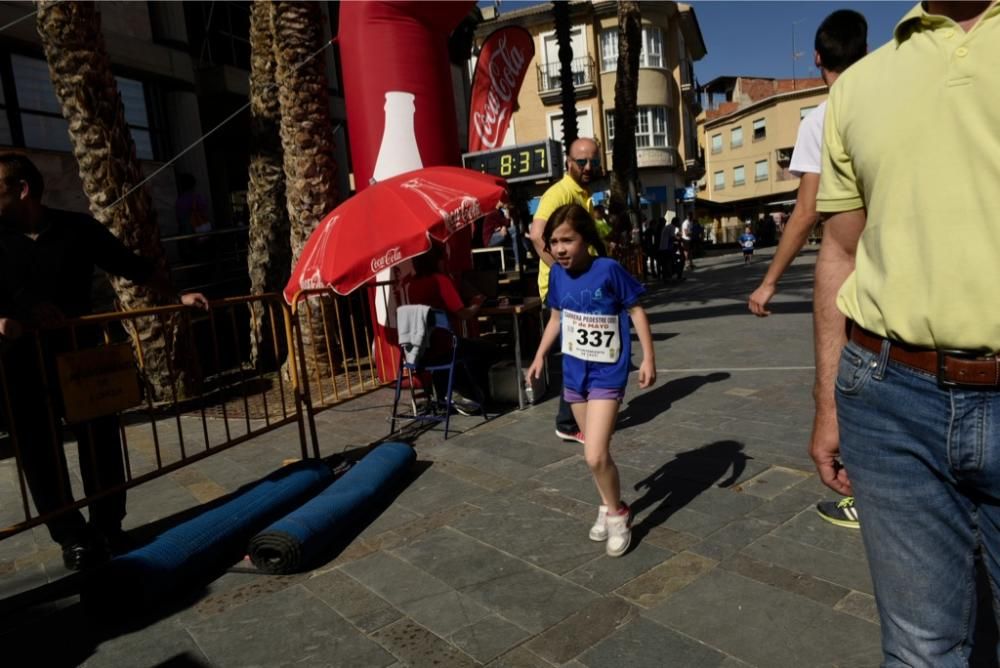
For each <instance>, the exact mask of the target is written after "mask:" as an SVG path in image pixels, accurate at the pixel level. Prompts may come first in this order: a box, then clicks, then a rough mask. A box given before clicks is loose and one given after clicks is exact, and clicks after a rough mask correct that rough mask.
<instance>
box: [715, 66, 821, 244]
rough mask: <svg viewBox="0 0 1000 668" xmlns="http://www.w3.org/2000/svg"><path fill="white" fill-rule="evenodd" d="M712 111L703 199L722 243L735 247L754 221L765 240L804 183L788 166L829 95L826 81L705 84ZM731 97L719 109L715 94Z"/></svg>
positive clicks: (719, 81) (738, 80)
mask: <svg viewBox="0 0 1000 668" xmlns="http://www.w3.org/2000/svg"><path fill="white" fill-rule="evenodd" d="M704 91H705V95H706V97H707V99H708V103H709V105H710V106H713V107H714V108H710V109H709V110H708V111H706V112H705V114H704V115H703V116H702V118H701V119H699V124H700V129H699V137H700V138H701V141H702V148H703V150H704V155H705V176H704V179H703V180H702V182H701V184H700V189H699V198H701V199H702V200H703V201H704V202H705V204H706V206H704V207H702V213H703V214H705V215H707V216H709V217H710V218H711V219H712V225H713V226H714V227H715V232H716V238H717V239H718V240H719V241H720V242H734V241H736V239H737V237H739V235H740V234H741V233H742V231H743V225H744V223H745V222H746V221H747V220H750V221H751V222H752V223H753V224H754V225H755V226H757V229H756V232H757V233H758V234H759V235H760V236H763V237H764V238H765V239H767V238H768V237H771V236H772V235H773V233H774V231H775V230H774V229H773V227H772V223H776V222H777V218H778V216H777V214H781V213H783V212H785V211H788V210H790V209H791V207H792V205H793V204H794V203H795V196H796V194H797V192H798V187H799V179H798V178H797V177H795V176H793V175H792V174H791V173H790V172H789V170H788V166H789V163H790V162H791V159H792V149H793V148H794V147H795V140H796V137H797V135H798V130H799V123H800V122H801V121H802V119H803V118H805V117H806V115H807V114H808V113H809V112H811V111H812V110H813V109H815V108H816V107H817V106H818V105H819V104H820V103H821V102H823V100H825V99H826V97H827V89H826V86H825V85H824V84H823V81H822V80H821V79H799V80H795V81H794V82H793V81H792V80H775V79H753V78H748V77H720V78H719V79H716V80H713V81H712V82H709V83H708V84H706V86H705V88H704ZM718 93H723V94H724V95H725V97H726V100H725V101H724V102H722V103H720V104H719V105H718V106H714V104H713V102H714V100H713V96H714V95H715V94H718Z"/></svg>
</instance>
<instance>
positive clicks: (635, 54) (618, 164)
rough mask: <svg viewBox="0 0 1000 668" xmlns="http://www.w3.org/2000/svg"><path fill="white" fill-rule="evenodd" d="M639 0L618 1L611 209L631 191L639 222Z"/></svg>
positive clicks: (622, 205)
mask: <svg viewBox="0 0 1000 668" xmlns="http://www.w3.org/2000/svg"><path fill="white" fill-rule="evenodd" d="M641 18H642V17H641V15H640V12H639V3H638V2H634V1H632V0H619V2H618V72H617V78H616V79H615V138H614V145H613V146H612V153H611V162H612V172H611V202H610V203H609V207H608V210H609V212H613V211H624V210H625V208H626V206H627V205H626V202H628V201H629V196H630V195H631V202H632V210H633V213H634V215H635V216H636V218H635V219H634V220H633V224H635V223H637V222H638V214H639V193H638V186H637V183H638V180H639V169H638V167H637V160H636V148H635V123H636V112H637V108H636V95H637V91H638V89H639V51H640V50H641V48H642V21H641Z"/></svg>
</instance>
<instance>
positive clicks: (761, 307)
mask: <svg viewBox="0 0 1000 668" xmlns="http://www.w3.org/2000/svg"><path fill="white" fill-rule="evenodd" d="M773 296H774V286H773V285H768V284H766V283H761V284H760V286H759V287H758V288H757V289H756V290H754V291H753V294H752V295H750V300H749V302H748V304H747V305H748V307H749V308H750V312H751V313H753V314H754V315H755V316H757V317H758V318H766V317H767V316H769V315H771V312H770V311H768V310H767V303H768V302H769V301H771V297H773Z"/></svg>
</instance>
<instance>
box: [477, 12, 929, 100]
mask: <svg viewBox="0 0 1000 668" xmlns="http://www.w3.org/2000/svg"><path fill="white" fill-rule="evenodd" d="M493 4H494V3H493V0H481V1H480V2H479V6H480V7H492V6H493ZM537 4H542V3H539V2H537V0H501V2H500V13H501V14H503V13H504V12H511V11H514V10H516V9H521V8H523V7H527V6H530V5H537ZM689 4H690V5H691V6H693V7H694V11H695V15H696V16H697V17H698V25H700V26H701V33H702V35H703V36H704V38H705V46H706V47H707V48H708V55H707V56H705V57H704V58H702V59H701V60H700V61H698V62H697V63H695V73H696V75H697V77H698V80H699V81H700V82H701V83H705V82H707V81H710V80H712V79H714V78H715V77H717V76H722V75H730V74H732V75H748V76H761V77H776V78H790V77H791V76H792V33H793V30H794V34H795V50H796V51H797V52H801V53H802V55H801V57H799V59H798V60H797V61H796V62H795V75H796V76H797V77H809V76H819V73H818V72H817V71H816V68H815V67H814V66H813V58H812V53H813V48H812V43H813V37H814V36H815V34H816V28H817V27H818V26H819V24H820V22H821V21H822V20H823V18H824V17H825V16H826V15H827V14H829V13H830V12H832V11H834V10H836V9H853V10H855V11H859V12H861V13H862V14H864V15H865V18H866V19H868V44H869V47H870V48H872V49H874V48H876V47H878V46H881V45H882V44H884V43H885V42H887V41H889V38H890V37H892V29H893V26H895V25H896V22H897V21H898V20H899V19H900V18H902V16H903V15H904V14H906V12H908V11H909V10H910V8H911V7H913V6H914V5H915V4H916V0H913V1H912V2H800V1H799V2H796V1H787V2H754V1H748V0H743V1H738V2H734V1H722V0H694V1H692V2H689ZM793 22H795V24H794V26H793Z"/></svg>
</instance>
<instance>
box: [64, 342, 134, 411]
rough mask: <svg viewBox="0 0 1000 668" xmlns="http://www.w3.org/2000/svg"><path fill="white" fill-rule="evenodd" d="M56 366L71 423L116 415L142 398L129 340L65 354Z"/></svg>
mask: <svg viewBox="0 0 1000 668" xmlns="http://www.w3.org/2000/svg"><path fill="white" fill-rule="evenodd" d="M56 366H57V368H58V370H59V386H60V387H61V388H62V396H63V403H64V404H65V407H66V420H67V421H68V422H83V421H85V420H91V419H93V418H96V417H101V416H104V415H113V414H114V413H117V412H119V411H122V410H125V409H127V408H132V407H133V406H136V405H138V404H139V402H140V401H141V400H142V397H141V394H140V390H139V377H138V375H137V374H136V369H135V362H134V361H133V359H132V346H130V345H129V344H127V343H119V344H114V345H110V346H101V347H98V348H90V349H88V350H77V351H74V352H70V353H63V354H61V355H59V356H58V357H57V358H56Z"/></svg>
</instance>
